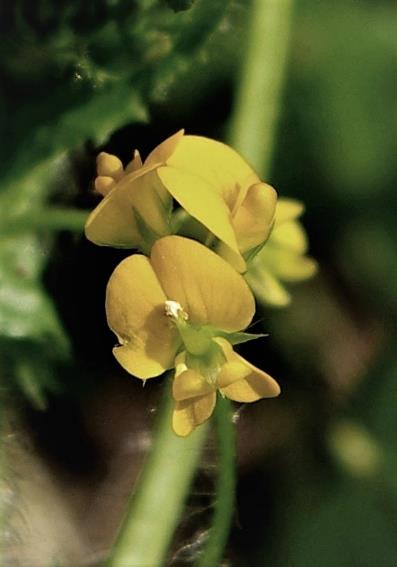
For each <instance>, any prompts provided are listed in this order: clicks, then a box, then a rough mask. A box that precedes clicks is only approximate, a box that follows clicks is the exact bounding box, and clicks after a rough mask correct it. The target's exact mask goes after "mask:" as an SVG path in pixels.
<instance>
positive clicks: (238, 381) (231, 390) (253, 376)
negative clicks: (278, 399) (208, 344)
mask: <svg viewBox="0 0 397 567" xmlns="http://www.w3.org/2000/svg"><path fill="white" fill-rule="evenodd" d="M216 341H217V343H218V344H219V345H220V346H221V347H222V349H223V352H224V354H225V356H226V359H227V362H226V364H224V365H223V367H222V369H221V371H220V373H219V375H218V378H217V383H218V387H219V389H220V391H221V393H222V394H223V395H224V396H226V397H227V398H229V399H231V400H234V401H235V402H255V401H257V400H260V399H261V398H273V397H275V396H278V395H279V393H280V387H279V385H278V384H277V382H276V381H275V380H274V379H273V378H272V377H271V376H270V375H269V374H267V373H266V372H263V371H262V370H260V369H259V368H256V366H254V365H253V364H250V363H249V362H248V361H247V360H245V359H244V358H243V357H242V356H240V355H238V354H237V353H236V352H234V350H233V348H232V347H231V345H230V343H229V342H228V341H227V340H225V339H222V338H217V339H216Z"/></svg>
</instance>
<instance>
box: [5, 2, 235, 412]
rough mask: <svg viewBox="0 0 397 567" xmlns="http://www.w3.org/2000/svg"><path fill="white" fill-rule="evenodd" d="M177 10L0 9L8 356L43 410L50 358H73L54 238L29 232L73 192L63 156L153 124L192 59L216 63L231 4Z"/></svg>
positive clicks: (122, 6)
mask: <svg viewBox="0 0 397 567" xmlns="http://www.w3.org/2000/svg"><path fill="white" fill-rule="evenodd" d="M179 4H181V5H179ZM179 4H178V5H175V6H174V5H172V8H173V9H174V10H171V9H170V8H168V7H167V5H166V3H159V2H152V1H147V0H143V1H130V2H117V1H116V2H114V1H105V0H103V1H101V2H98V3H96V4H95V5H90V6H85V5H80V4H78V3H75V4H73V3H72V4H70V3H61V4H59V3H54V2H51V1H45V0H44V1H41V2H37V3H30V2H24V1H20V2H16V3H15V4H13V5H12V4H3V5H2V7H1V8H0V10H1V22H2V23H1V31H2V35H3V37H2V42H1V46H0V75H1V76H2V77H3V82H2V90H1V92H0V109H1V117H2V125H1V134H2V135H1V139H2V147H1V152H0V163H1V177H0V229H1V232H2V240H1V243H0V282H1V292H0V341H1V342H0V356H1V358H2V359H4V368H7V369H8V370H6V372H7V373H8V375H9V376H14V377H16V378H17V380H18V382H19V385H20V386H22V389H23V390H24V391H25V394H27V395H28V397H30V398H31V400H32V401H34V402H35V403H36V404H38V405H39V406H42V405H43V404H44V398H43V396H44V393H43V388H44V389H45V388H46V387H51V384H52V387H55V382H54V379H53V378H51V374H52V372H51V366H52V365H51V364H50V362H51V360H52V359H53V358H54V359H57V358H59V357H60V358H61V359H64V358H65V356H66V355H67V353H68V350H69V349H68V339H67V337H66V336H65V335H64V333H63V331H62V328H61V326H60V323H59V321H58V320H57V316H56V314H55V312H54V310H53V307H52V304H51V300H50V298H49V297H48V296H47V295H46V294H45V292H44V291H43V288H42V284H41V283H40V278H41V274H42V270H43V268H44V267H45V263H46V256H47V254H48V252H49V251H50V250H51V246H52V237H51V236H50V235H47V236H46V237H45V239H44V240H43V239H42V238H40V239H39V238H38V237H37V235H36V234H34V233H33V232H32V231H31V230H29V215H30V214H32V213H33V211H34V210H41V209H42V208H43V206H44V205H45V203H46V201H47V200H48V198H49V197H50V196H51V193H52V192H53V190H54V189H55V188H57V185H58V186H59V184H60V183H61V185H62V186H64V187H67V184H68V183H69V184H70V185H73V179H72V178H71V176H70V172H69V171H68V168H67V167H66V166H65V165H62V163H63V162H62V160H63V159H64V158H63V156H64V154H65V152H66V151H71V150H75V149H77V148H79V147H80V146H81V145H82V144H83V143H84V142H86V141H88V140H89V141H90V142H91V143H95V144H99V143H102V142H104V141H105V140H106V139H107V138H108V136H109V135H110V134H111V133H112V132H114V131H115V130H117V129H118V128H120V127H122V126H124V125H125V124H128V123H131V122H142V121H146V120H147V119H148V104H150V103H151V102H152V101H153V100H157V101H161V100H164V99H165V98H167V96H168V93H169V90H170V89H171V88H172V87H174V86H175V84H176V83H177V82H178V80H183V77H184V76H185V75H186V74H187V73H188V72H189V71H190V68H191V66H192V65H193V64H194V63H195V58H199V59H200V58H201V59H203V58H204V59H206V58H208V49H209V48H210V46H206V45H205V44H206V43H208V42H209V38H210V36H211V35H212V34H213V33H214V32H216V31H218V34H219V24H220V22H221V20H222V18H223V17H224V15H225V10H226V8H227V6H228V3H227V2H226V3H224V2H209V1H206V0H202V1H200V2H197V6H195V8H194V10H190V11H187V12H185V10H186V9H187V8H188V7H189V5H190V4H191V3H179ZM180 10H183V11H180ZM175 12H178V13H175ZM203 46H204V47H203ZM27 93H29V96H27ZM54 179H55V180H56V181H55V184H54ZM25 219H26V220H25ZM15 224H17V226H18V227H19V230H18V231H17V234H16V233H15V229H14V225H15ZM18 232H22V234H21V235H19V234H18ZM1 345H3V346H1ZM49 353H50V356H49V360H48V361H47V360H46V357H48V354H49Z"/></svg>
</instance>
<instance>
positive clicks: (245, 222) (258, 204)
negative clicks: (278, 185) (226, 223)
mask: <svg viewBox="0 0 397 567" xmlns="http://www.w3.org/2000/svg"><path fill="white" fill-rule="evenodd" d="M276 203H277V193H276V191H275V190H274V189H273V187H271V186H270V185H267V184H266V183H256V184H255V185H252V186H251V187H250V188H249V189H248V191H247V194H246V196H245V199H244V201H243V202H242V203H241V205H240V207H239V208H238V209H237V211H236V213H235V215H234V216H233V221H232V222H233V227H234V231H235V234H236V238H237V243H238V246H239V249H240V252H241V253H242V254H244V252H247V251H248V250H250V249H251V248H254V247H255V246H258V245H259V244H261V243H262V242H264V241H265V240H266V239H267V237H268V236H269V233H270V230H271V228H272V224H273V221H274V214H275V211H276Z"/></svg>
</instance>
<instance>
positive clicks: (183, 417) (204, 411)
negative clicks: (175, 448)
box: [172, 392, 216, 437]
mask: <svg viewBox="0 0 397 567" xmlns="http://www.w3.org/2000/svg"><path fill="white" fill-rule="evenodd" d="M215 403H216V393H215V392H212V393H210V394H207V395H205V396H201V397H199V398H192V399H188V400H184V401H182V402H176V403H175V409H174V412H173V415H172V427H173V429H174V431H175V433H176V434H177V435H180V436H181V437H186V436H187V435H189V433H191V432H192V431H193V430H194V429H195V428H196V427H197V426H198V425H200V424H201V423H203V422H204V421H206V420H207V419H208V418H209V417H210V416H211V415H212V412H213V411H214V407H215Z"/></svg>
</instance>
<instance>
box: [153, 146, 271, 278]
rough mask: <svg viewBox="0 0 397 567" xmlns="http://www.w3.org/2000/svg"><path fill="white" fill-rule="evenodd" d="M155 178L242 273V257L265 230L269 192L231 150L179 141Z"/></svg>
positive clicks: (268, 218)
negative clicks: (157, 177) (213, 239)
mask: <svg viewBox="0 0 397 567" xmlns="http://www.w3.org/2000/svg"><path fill="white" fill-rule="evenodd" d="M158 175H159V177H160V179H161V181H162V182H163V184H164V186H165V187H166V188H167V189H168V191H169V192H170V193H171V195H172V196H173V197H174V199H175V200H176V201H178V203H180V205H181V206H182V207H183V209H185V211H186V212H187V213H189V215H191V216H192V217H193V218H195V219H197V220H198V221H199V222H200V223H201V224H203V225H204V226H205V227H206V228H207V229H208V230H209V231H210V232H211V233H212V234H213V235H214V236H215V237H217V238H218V239H219V241H220V242H219V244H218V246H217V247H216V251H217V253H218V254H220V255H221V256H223V257H224V258H225V259H226V260H227V261H228V262H229V263H231V264H232V265H233V266H234V267H235V268H236V269H237V270H238V271H239V272H244V271H245V269H246V263H245V260H244V257H243V256H244V255H245V254H246V253H247V252H249V251H250V250H251V249H253V248H255V247H256V246H258V245H260V244H262V243H263V242H264V241H265V240H266V239H267V238H268V236H269V233H270V231H271V228H272V224H273V221H274V213H275V208H276V202H277V193H276V191H275V190H274V189H273V187H271V186H270V185H267V184H266V183H263V182H261V180H260V179H259V177H258V176H257V174H256V173H255V172H254V171H253V169H252V168H251V167H250V166H249V165H248V164H247V162H246V161H245V160H244V159H243V158H242V157H241V156H240V155H239V154H238V153H237V152H236V151H234V150H233V149H232V148H230V147H229V146H227V145H226V144H223V143H221V142H217V141H216V140H211V139H209V138H204V137H201V136H183V137H181V138H180V139H179V141H178V143H177V144H176V145H175V148H174V151H173V152H172V153H170V155H169V157H168V159H167V160H166V164H165V166H163V167H160V168H159V169H158Z"/></svg>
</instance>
